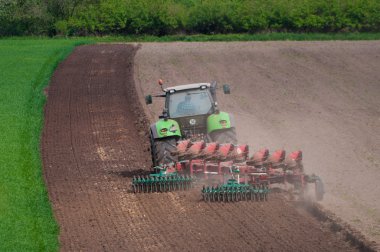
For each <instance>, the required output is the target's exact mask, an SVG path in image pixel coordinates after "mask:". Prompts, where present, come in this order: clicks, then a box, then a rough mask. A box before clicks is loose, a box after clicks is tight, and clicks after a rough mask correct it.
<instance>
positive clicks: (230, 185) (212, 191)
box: [202, 179, 269, 202]
mask: <svg viewBox="0 0 380 252" xmlns="http://www.w3.org/2000/svg"><path fill="white" fill-rule="evenodd" d="M268 193H269V187H268V184H257V185H248V184H240V183H238V182H237V181H236V180H235V179H229V180H228V182H227V184H223V185H217V186H215V187H214V186H211V187H210V186H207V187H206V186H203V188H202V199H203V200H204V201H207V202H236V201H264V200H267V199H268Z"/></svg>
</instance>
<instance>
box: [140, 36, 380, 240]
mask: <svg viewBox="0 0 380 252" xmlns="http://www.w3.org/2000/svg"><path fill="white" fill-rule="evenodd" d="M158 78H162V79H164V80H165V81H166V82H167V85H177V84H180V83H193V82H207V81H211V80H216V81H218V82H219V83H220V84H224V83H229V84H230V85H231V92H232V94H231V95H229V96H226V95H223V94H222V92H220V93H219V104H220V105H221V108H222V109H223V110H225V111H228V112H231V113H233V114H234V115H235V119H236V122H237V133H238V138H239V140H240V142H241V143H247V144H249V145H250V146H251V150H258V149H259V148H262V147H267V148H269V149H270V150H275V149H278V148H285V149H286V150H287V151H293V150H297V149H301V150H303V151H304V165H305V169H306V170H307V172H308V173H316V174H318V175H320V176H322V178H323V180H324V182H325V185H326V190H327V194H326V197H325V199H324V200H323V202H322V204H323V205H324V206H325V207H326V208H328V209H329V210H331V211H332V212H334V213H336V214H337V215H338V216H339V217H340V218H342V219H343V220H344V221H346V222H348V223H349V224H351V225H352V226H354V227H356V228H357V229H359V230H360V231H361V232H363V233H364V234H365V235H366V236H367V237H368V238H369V239H370V240H374V241H377V243H379V244H380V200H379V195H380V186H378V184H379V181H380V99H379V95H380V82H379V80H380V42H379V41H362V42H359V41H355V42H348V41H331V42H240V43H229V42H228V43H223V42H221V43H166V44H155V43H149V44H144V45H143V46H142V48H141V50H139V51H138V53H137V55H136V58H135V80H136V83H137V84H138V85H137V86H138V87H140V88H141V92H140V93H143V94H147V93H158V92H159V88H158V87H157V84H156V83H157V79H158ZM161 106H162V101H159V99H156V100H155V101H154V103H153V106H150V107H145V109H146V110H147V111H148V114H149V115H150V118H151V119H155V118H156V117H157V115H158V114H159V113H160V112H161V110H160V108H161Z"/></svg>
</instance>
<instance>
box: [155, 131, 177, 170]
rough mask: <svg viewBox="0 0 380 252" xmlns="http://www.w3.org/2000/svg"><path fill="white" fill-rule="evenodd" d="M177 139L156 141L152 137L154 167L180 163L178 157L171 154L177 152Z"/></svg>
mask: <svg viewBox="0 0 380 252" xmlns="http://www.w3.org/2000/svg"><path fill="white" fill-rule="evenodd" d="M176 145H177V140H176V138H175V137H168V138H163V139H154V138H153V137H151V152H152V162H153V166H158V165H161V164H170V163H173V162H177V161H178V156H176V155H172V154H171V153H172V152H174V151H176V150H177V147H176Z"/></svg>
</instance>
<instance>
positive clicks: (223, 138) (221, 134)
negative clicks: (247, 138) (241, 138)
mask: <svg viewBox="0 0 380 252" xmlns="http://www.w3.org/2000/svg"><path fill="white" fill-rule="evenodd" d="M210 137H211V139H212V141H213V142H218V143H232V144H237V137H236V130H235V128H229V129H222V130H215V131H213V132H211V133H210Z"/></svg>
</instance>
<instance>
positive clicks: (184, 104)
mask: <svg viewBox="0 0 380 252" xmlns="http://www.w3.org/2000/svg"><path fill="white" fill-rule="evenodd" d="M167 102H168V103H169V104H168V106H167V107H168V108H169V115H170V117H173V118H174V117H183V116H193V115H203V114H207V113H209V112H210V110H211V109H212V103H211V102H212V100H211V98H210V94H209V92H208V91H207V90H199V89H194V90H186V91H182V92H175V93H172V94H170V95H169V99H168V100H167Z"/></svg>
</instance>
